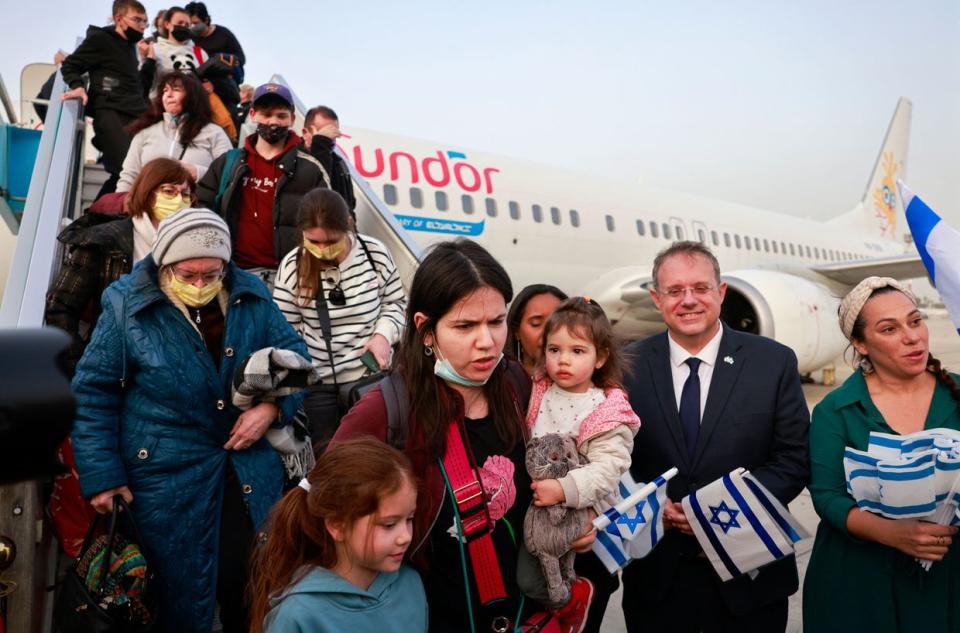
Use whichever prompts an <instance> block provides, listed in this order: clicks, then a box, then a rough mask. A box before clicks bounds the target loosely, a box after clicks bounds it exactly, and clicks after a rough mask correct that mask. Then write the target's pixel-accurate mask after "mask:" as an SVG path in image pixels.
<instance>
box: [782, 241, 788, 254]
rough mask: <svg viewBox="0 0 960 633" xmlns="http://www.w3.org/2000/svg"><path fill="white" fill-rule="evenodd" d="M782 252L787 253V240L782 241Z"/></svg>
mask: <svg viewBox="0 0 960 633" xmlns="http://www.w3.org/2000/svg"><path fill="white" fill-rule="evenodd" d="M780 252H781V253H783V254H784V255H786V254H787V244H786V243H785V242H780Z"/></svg>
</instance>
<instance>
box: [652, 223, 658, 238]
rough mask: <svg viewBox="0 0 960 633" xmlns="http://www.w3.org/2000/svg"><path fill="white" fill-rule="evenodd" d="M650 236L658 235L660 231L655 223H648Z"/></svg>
mask: <svg viewBox="0 0 960 633" xmlns="http://www.w3.org/2000/svg"><path fill="white" fill-rule="evenodd" d="M650 237H660V231H659V230H658V229H657V223H656V222H651V223H650Z"/></svg>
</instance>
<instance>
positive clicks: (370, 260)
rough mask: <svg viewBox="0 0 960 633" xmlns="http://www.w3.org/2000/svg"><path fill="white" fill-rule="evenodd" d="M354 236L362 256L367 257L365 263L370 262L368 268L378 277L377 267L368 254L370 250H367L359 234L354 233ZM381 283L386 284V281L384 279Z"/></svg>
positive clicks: (371, 256)
mask: <svg viewBox="0 0 960 633" xmlns="http://www.w3.org/2000/svg"><path fill="white" fill-rule="evenodd" d="M354 235H356V236H357V241H358V242H360V246H361V247H362V248H363V253H364V255H366V256H367V261H368V262H370V268H372V269H373V274H374V275H380V271H379V270H377V265H376V263H374V261H373V255H371V254H370V249H369V248H367V243H366V242H364V241H363V238H362V237H360V234H359V233H354ZM381 276H382V275H381ZM383 281H384V282H386V281H387V280H386V279H384V280H383Z"/></svg>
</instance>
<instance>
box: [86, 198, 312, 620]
mask: <svg viewBox="0 0 960 633" xmlns="http://www.w3.org/2000/svg"><path fill="white" fill-rule="evenodd" d="M230 243H231V242H230V234H229V230H228V228H227V225H226V223H225V222H224V221H223V220H222V219H221V218H220V217H219V216H217V215H216V214H215V213H213V212H212V211H208V210H206V209H186V210H183V211H181V212H180V213H178V214H177V215H175V216H173V217H170V218H168V219H167V220H165V221H163V222H161V223H160V226H159V228H158V230H157V238H156V242H155V244H154V246H153V249H152V252H151V256H150V257H147V258H145V259H144V260H143V261H142V262H140V263H139V264H137V265H136V266H135V267H134V268H133V271H132V272H131V273H130V274H129V275H127V276H125V277H123V278H122V279H121V280H120V281H118V282H116V283H114V284H113V285H111V286H110V287H109V288H107V290H106V291H105V292H104V294H103V312H102V314H101V316H100V319H99V321H98V322H97V326H96V328H95V330H94V333H93V336H92V338H91V340H90V344H89V345H88V346H87V349H86V352H85V353H84V355H83V358H82V359H81V360H80V364H79V365H78V367H77V373H76V377H75V378H74V381H73V389H74V393H75V394H76V398H77V417H76V424H75V426H74V431H73V435H72V440H73V448H74V454H75V456H76V461H77V470H78V472H79V474H80V487H81V491H82V493H83V495H84V496H85V497H86V498H88V499H90V502H91V504H92V505H93V507H94V509H95V510H97V511H98V512H107V511H109V510H110V508H111V507H112V500H113V498H114V496H115V495H120V496H122V497H123V498H124V499H126V500H127V501H128V502H129V503H130V508H131V510H132V512H133V515H134V518H135V520H136V522H137V525H138V527H139V530H140V534H141V536H142V539H143V542H142V543H141V545H142V547H143V549H144V553H145V555H146V558H147V560H148V561H149V562H150V564H151V565H152V566H153V568H154V569H155V570H156V572H157V578H158V586H159V591H160V608H159V618H160V620H159V630H162V631H209V630H210V629H211V627H212V622H213V614H214V605H215V603H217V602H219V604H220V620H221V622H222V623H223V630H224V631H226V632H231V631H237V632H240V631H246V630H248V628H249V623H248V622H247V621H246V613H247V610H246V606H245V600H244V587H245V584H246V576H247V572H246V569H247V565H246V562H247V561H248V560H249V555H250V550H251V546H252V544H253V542H254V541H255V540H256V539H263V538H265V536H263V535H260V536H255V534H256V530H257V529H259V528H258V527H257V526H260V525H261V523H262V522H263V521H264V519H265V518H266V515H267V512H268V510H269V509H270V506H271V505H273V503H274V502H276V501H277V500H278V499H279V498H280V493H281V487H282V484H283V479H284V471H283V466H282V463H281V459H280V456H279V454H278V453H277V452H276V451H275V450H274V448H273V447H272V446H271V445H270V443H269V442H268V441H267V440H266V439H265V438H264V434H265V433H266V431H267V429H268V428H270V427H271V426H275V427H279V426H282V425H284V424H286V423H289V421H290V420H291V419H292V418H293V415H294V414H295V412H296V409H297V407H298V406H299V404H300V397H299V396H287V397H286V398H282V399H280V400H278V401H276V402H268V401H264V402H259V403H255V404H254V406H253V407H251V408H250V409H248V410H247V411H244V412H241V411H240V410H239V409H237V408H236V407H234V406H233V405H232V404H231V387H232V384H233V378H234V373H235V371H236V369H237V368H238V365H240V363H241V362H242V361H244V360H245V359H246V358H248V357H249V356H250V354H251V353H253V352H255V351H257V350H260V349H263V348H266V347H275V348H281V349H287V350H292V351H295V352H297V353H299V354H301V355H303V356H306V354H307V349H306V346H305V345H304V344H303V341H302V340H301V339H300V337H299V336H297V334H296V332H294V331H293V328H291V327H290V325H289V323H287V321H286V319H284V318H283V315H281V314H280V310H279V309H278V308H277V306H276V305H275V304H274V303H273V301H272V300H271V297H270V295H269V293H268V292H267V289H266V288H265V287H264V285H263V283H262V282H261V281H260V280H259V279H257V278H256V277H254V276H253V275H251V274H249V273H247V272H244V271H242V270H240V269H238V268H237V267H236V266H235V265H234V264H232V263H229V261H230V254H231V253H230Z"/></svg>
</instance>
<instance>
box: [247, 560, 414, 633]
mask: <svg viewBox="0 0 960 633" xmlns="http://www.w3.org/2000/svg"><path fill="white" fill-rule="evenodd" d="M263 630H264V633H341V632H343V631H355V632H357V633H359V632H360V631H377V632H378V633H393V632H396V633H426V630H427V597H426V594H425V593H424V591H423V583H422V582H420V575H419V574H417V572H416V571H414V570H413V569H412V568H410V567H408V566H406V565H404V566H402V567H401V568H400V570H399V571H396V572H391V573H383V572H381V573H380V574H378V575H377V577H376V579H374V581H373V584H371V585H370V588H369V589H367V590H366V591H364V590H363V589H361V588H359V587H357V586H354V585H352V584H350V583H349V582H348V581H346V580H345V579H343V578H342V577H340V576H338V575H337V574H335V573H333V572H332V571H330V570H328V569H324V568H323V567H314V568H312V569H311V570H310V571H309V572H308V573H307V574H306V575H305V576H303V577H302V578H301V579H300V580H298V581H297V582H295V583H294V584H292V585H290V586H289V587H287V588H286V589H285V590H284V591H283V593H281V594H280V595H279V596H277V597H275V598H273V599H271V600H270V612H269V613H267V617H266V618H264V620H263Z"/></svg>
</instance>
